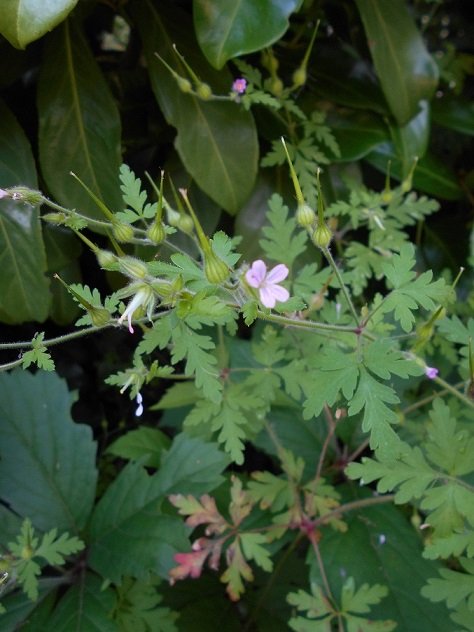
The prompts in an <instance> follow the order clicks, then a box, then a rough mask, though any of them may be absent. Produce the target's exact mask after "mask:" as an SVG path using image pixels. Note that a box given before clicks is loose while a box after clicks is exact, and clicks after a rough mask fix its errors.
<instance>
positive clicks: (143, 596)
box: [114, 578, 178, 632]
mask: <svg viewBox="0 0 474 632" xmlns="http://www.w3.org/2000/svg"><path fill="white" fill-rule="evenodd" d="M156 583H157V582H156V581H153V580H151V581H150V582H139V581H134V580H132V579H131V578H127V579H126V580H125V581H124V582H123V583H122V585H121V586H120V587H118V589H117V590H118V593H119V602H118V605H117V609H116V610H115V612H114V619H115V620H116V621H117V623H118V625H119V628H120V630H124V631H125V630H126V631H130V632H132V631H133V632H148V631H151V630H152V631H153V632H177V631H178V628H177V627H176V625H175V623H174V622H175V620H176V618H177V617H178V614H177V613H175V612H172V611H171V610H169V608H162V607H159V604H160V603H161V601H162V597H161V596H160V595H159V594H158V593H157V587H156V585H155V584H156Z"/></svg>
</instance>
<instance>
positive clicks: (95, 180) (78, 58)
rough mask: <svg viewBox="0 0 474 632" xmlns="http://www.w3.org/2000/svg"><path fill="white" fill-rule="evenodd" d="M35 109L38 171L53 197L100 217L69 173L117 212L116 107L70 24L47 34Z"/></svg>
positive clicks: (79, 36)
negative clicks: (36, 114)
mask: <svg viewBox="0 0 474 632" xmlns="http://www.w3.org/2000/svg"><path fill="white" fill-rule="evenodd" d="M38 110H39V124H40V126H39V151H40V163H41V171H42V174H43V177H44V179H45V181H46V183H47V185H48V188H49V191H50V192H51V194H52V195H53V196H54V197H55V199H56V200H57V201H58V202H60V203H61V204H63V205H64V206H67V207H69V208H76V209H77V210H78V211H81V212H84V213H85V214H87V215H89V216H90V217H95V218H100V219H104V217H103V215H102V214H101V212H100V211H99V210H98V208H97V206H96V205H95V203H94V202H93V201H92V200H91V199H90V197H89V195H88V194H87V193H86V192H85V191H84V190H83V189H82V187H81V186H80V185H79V184H78V183H77V182H75V181H74V180H73V178H72V177H71V176H70V172H71V171H73V172H74V173H76V174H77V175H78V176H79V178H81V180H82V181H83V182H85V184H86V185H87V186H88V187H89V188H90V189H92V191H93V192H94V193H95V194H96V195H97V197H99V198H100V199H101V200H102V201H103V202H105V204H106V205H107V206H108V207H109V208H110V209H111V210H113V211H117V210H121V209H122V206H123V203H122V198H121V195H120V188H119V180H118V170H119V166H120V163H121V155H120V129H121V128H120V119H119V114H118V109H117V106H116V104H115V102H114V100H113V98H112V95H111V93H110V90H109V88H108V86H107V84H106V82H105V79H104V77H103V76H102V74H101V72H100V70H99V68H98V66H97V64H96V62H95V60H94V58H93V57H92V54H91V52H90V50H89V47H88V45H87V43H86V41H85V39H84V36H83V35H82V33H81V32H80V30H79V28H78V27H77V26H75V25H74V23H72V22H69V21H67V22H65V23H64V24H62V25H61V26H60V27H59V28H58V29H56V30H55V32H54V33H53V34H52V35H51V36H50V37H49V38H48V41H47V44H46V47H45V51H44V60H43V64H42V66H41V72H40V77H39V85H38Z"/></svg>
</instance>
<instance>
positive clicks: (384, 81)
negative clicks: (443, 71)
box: [356, 0, 438, 125]
mask: <svg viewBox="0 0 474 632" xmlns="http://www.w3.org/2000/svg"><path fill="white" fill-rule="evenodd" d="M356 5H357V8H358V10H359V13H360V15H361V18H362V22H363V24H364V29H365V33H366V36H367V42H368V44H369V47H370V51H371V54H372V59H373V61H374V66H375V70H376V71H377V75H378V78H379V81H380V83H381V85H382V90H383V92H384V94H385V98H386V99H387V102H388V104H389V106H390V110H391V111H392V114H393V115H394V117H395V119H396V120H397V122H398V124H399V125H404V124H405V123H406V122H408V121H409V120H410V119H411V118H412V117H413V116H414V115H415V114H416V113H417V110H418V107H419V103H420V101H421V100H423V99H430V98H431V96H432V95H433V92H434V90H435V87H436V83H437V80H438V70H437V66H436V64H435V62H434V60H433V59H432V57H431V55H430V54H429V53H428V51H427V50H426V47H425V45H424V42H423V39H422V37H421V34H420V32H419V31H418V29H417V27H416V25H415V23H414V21H413V18H412V17H411V15H410V13H409V11H408V7H407V5H406V3H405V1H404V0H392V1H391V2H377V0H356Z"/></svg>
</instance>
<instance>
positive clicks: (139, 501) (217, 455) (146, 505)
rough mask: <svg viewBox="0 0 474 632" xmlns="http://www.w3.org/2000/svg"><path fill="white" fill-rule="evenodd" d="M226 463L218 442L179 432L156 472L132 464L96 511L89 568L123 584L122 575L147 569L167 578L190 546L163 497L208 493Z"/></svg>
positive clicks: (143, 572) (143, 573) (141, 573)
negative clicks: (177, 556) (164, 506)
mask: <svg viewBox="0 0 474 632" xmlns="http://www.w3.org/2000/svg"><path fill="white" fill-rule="evenodd" d="M227 463H228V460H227V458H226V457H225V456H224V455H223V454H222V453H221V452H219V451H218V450H217V448H216V446H215V445H213V444H209V443H204V442H202V441H200V440H198V439H191V438H189V437H187V436H186V435H180V436H178V437H177V438H176V439H175V440H174V441H173V444H172V446H171V449H170V451H169V452H168V453H167V454H166V455H165V457H164V458H163V460H162V465H161V468H160V470H159V471H158V472H157V473H156V474H154V475H153V476H149V475H148V474H147V472H146V471H145V470H144V469H143V467H142V466H141V465H140V464H138V463H131V464H129V465H128V466H127V467H126V468H125V469H124V470H123V471H122V472H121V473H120V474H119V476H118V477H117V478H116V479H115V481H114V482H113V483H112V485H110V487H109V488H108V489H107V491H106V492H105V494H104V495H103V496H102V498H101V499H100V501H99V503H98V504H97V506H96V508H95V510H94V513H93V515H92V520H91V526H90V537H91V541H92V544H91V547H90V558H89V562H90V565H91V567H92V568H93V569H94V570H96V571H97V572H98V573H100V574H102V576H103V577H105V578H109V579H111V580H112V581H114V582H119V583H120V580H121V577H122V576H123V575H130V576H132V577H138V578H143V577H145V576H146V575H147V574H148V572H149V571H153V572H154V573H157V574H159V575H160V576H162V577H163V578H167V573H168V571H169V569H170V568H172V566H173V565H174V561H173V555H174V554H175V553H178V552H179V551H182V550H184V549H186V548H187V547H188V546H189V545H188V541H187V538H186V530H185V527H184V524H183V522H182V521H181V520H180V519H178V518H176V517H173V516H170V515H167V514H164V513H163V512H162V509H161V504H162V501H163V500H164V498H165V496H167V495H169V494H173V493H182V494H199V493H204V492H209V491H210V490H212V489H213V488H214V487H216V486H217V485H219V484H220V482H221V481H222V478H221V476H220V472H221V471H222V470H223V468H224V467H226V465H227Z"/></svg>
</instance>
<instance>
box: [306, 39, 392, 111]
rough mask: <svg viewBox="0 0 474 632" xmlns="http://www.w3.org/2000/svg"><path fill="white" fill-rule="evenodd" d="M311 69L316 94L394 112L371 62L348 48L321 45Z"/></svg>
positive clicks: (361, 106)
mask: <svg viewBox="0 0 474 632" xmlns="http://www.w3.org/2000/svg"><path fill="white" fill-rule="evenodd" d="M309 72H310V77H311V79H314V90H315V92H316V94H318V95H320V96H321V97H323V98H325V99H327V100H328V101H331V102H333V103H337V104H339V105H346V106H348V107H351V108H356V109H362V110H369V112H377V113H379V114H383V115H388V114H389V113H390V111H389V108H388V105H387V102H386V101H385V98H384V95H383V93H382V91H381V89H380V86H379V85H378V84H377V81H376V78H375V76H374V73H373V71H372V69H371V67H370V66H369V64H368V63H367V62H365V61H364V60H362V59H359V58H357V56H356V55H355V54H352V55H351V54H349V53H348V52H347V50H346V49H344V48H342V47H341V48H335V47H334V46H330V47H329V46H324V45H321V46H318V49H317V55H316V53H315V61H314V62H313V64H312V65H310V66H309Z"/></svg>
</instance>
